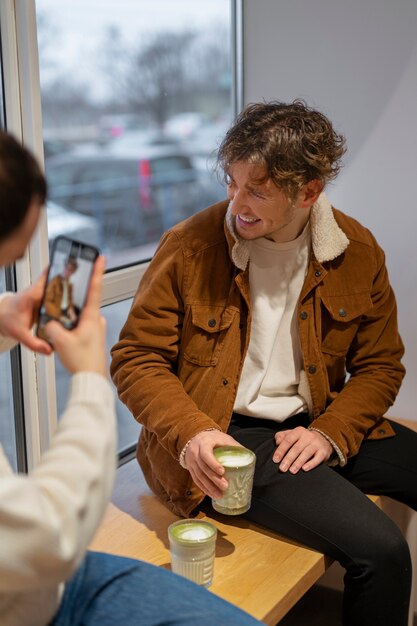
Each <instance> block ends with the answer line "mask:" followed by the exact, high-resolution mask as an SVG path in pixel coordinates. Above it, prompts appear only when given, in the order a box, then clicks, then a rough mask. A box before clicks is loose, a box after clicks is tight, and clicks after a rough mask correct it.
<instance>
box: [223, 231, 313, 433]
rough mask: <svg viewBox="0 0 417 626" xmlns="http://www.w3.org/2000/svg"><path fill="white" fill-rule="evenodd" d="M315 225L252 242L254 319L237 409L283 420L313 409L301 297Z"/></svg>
mask: <svg viewBox="0 0 417 626" xmlns="http://www.w3.org/2000/svg"><path fill="white" fill-rule="evenodd" d="M310 240H311V234H310V227H309V225H307V226H306V228H305V229H304V230H303V232H302V233H301V234H300V235H299V237H297V239H294V240H293V241H287V242H285V243H276V242H275V241H270V240H269V239H265V238H261V239H256V240H255V241H252V242H251V246H250V265H249V283H250V295H251V302H252V322H251V335H250V340H249V347H248V351H247V354H246V357H245V361H244V364H243V369H242V375H241V378H240V381H239V387H238V392H237V396H236V400H235V405H234V411H236V413H241V414H242V415H250V416H251V417H262V418H265V419H270V420H275V421H278V422H281V421H283V420H284V419H285V418H287V417H289V416H290V415H295V414H296V413H299V412H300V411H304V410H306V409H307V404H306V401H305V399H304V398H303V396H302V395H301V394H300V390H299V384H300V372H301V370H302V367H303V363H302V355H301V347H300V339H299V336H298V329H297V316H296V308H297V301H298V298H299V296H300V292H301V289H302V286H303V283H304V279H305V275H306V270H307V265H308V257H309V249H310Z"/></svg>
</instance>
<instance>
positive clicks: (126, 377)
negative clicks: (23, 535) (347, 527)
mask: <svg viewBox="0 0 417 626" xmlns="http://www.w3.org/2000/svg"><path fill="white" fill-rule="evenodd" d="M226 211H227V202H221V203H218V204H216V205H214V206H212V207H209V208H208V209H205V210H204V211H201V212H200V213H197V214H196V215H194V216H193V217H191V218H189V219H188V220H186V221H185V222H182V223H181V224H179V225H177V226H175V227H174V228H172V229H171V230H170V231H169V232H167V233H166V234H165V235H164V237H163V238H162V240H161V243H160V246H159V249H158V251H157V253H156V254H155V257H154V259H153V260H152V262H151V264H150V266H149V268H148V269H147V271H146V273H145V275H144V277H143V279H142V281H141V284H140V286H139V289H138V291H137V294H136V296H135V299H134V303H133V305H132V308H131V311H130V313H129V316H128V319H127V321H126V323H125V325H124V327H123V329H122V331H121V334H120V339H119V341H118V343H117V344H116V345H115V346H114V347H113V349H112V357H113V359H112V364H111V373H112V377H113V380H114V382H115V384H116V386H117V388H118V392H119V396H120V398H121V400H122V401H123V402H124V403H125V404H126V405H127V407H128V408H129V409H130V411H131V412H132V414H133V416H134V417H135V419H136V420H137V421H138V422H140V423H141V424H142V425H143V428H142V430H141V435H140V439H139V443H138V448H137V457H138V460H139V463H140V465H141V467H142V469H143V472H144V475H145V478H146V480H147V482H148V484H149V486H150V487H151V489H153V491H154V492H155V493H156V494H157V495H158V496H159V497H160V498H161V499H162V500H163V501H164V502H165V503H166V505H167V506H169V507H170V508H171V509H172V510H173V511H174V512H175V513H176V514H178V515H184V516H187V515H189V514H190V513H191V511H192V510H193V509H194V508H195V507H197V506H198V504H199V503H200V502H201V501H202V499H203V498H204V494H203V493H202V492H201V491H200V490H199V489H198V488H197V486H196V485H195V484H194V483H193V482H192V480H191V477H190V474H189V472H188V471H187V470H185V469H183V468H182V467H181V466H180V464H179V462H178V458H179V455H180V452H181V450H182V448H183V447H184V445H185V444H186V443H187V441H188V440H189V439H191V438H192V437H193V436H194V435H196V434H197V433H199V432H201V431H202V430H205V429H208V428H213V427H217V428H220V429H222V430H223V431H225V432H226V431H227V428H228V425H229V422H230V418H231V414H232V411H233V405H234V401H235V397H236V391H237V387H238V383H239V378H240V374H241V370H242V365H243V361H244V358H245V354H246V350H247V347H248V343H249V336H250V328H251V303H250V296H249V280H248V276H249V272H248V265H249V245H248V243H247V242H245V241H242V240H238V238H237V237H236V236H235V234H234V232H233V226H232V224H231V222H230V219H229V217H228V214H227V213H226ZM310 223H311V231H312V253H311V258H310V261H309V267H308V272H307V275H306V279H305V282H304V285H303V288H302V292H301V294H300V298H299V301H298V310H297V315H298V329H299V337H300V342H301V349H302V353H303V361H304V369H303V371H302V372H301V379H300V386H299V393H300V394H301V395H302V396H303V397H304V398H305V399H306V401H307V404H308V406H309V412H310V416H311V421H312V423H311V427H312V428H314V429H317V430H318V431H319V432H321V433H322V434H323V435H324V436H325V437H326V438H328V439H329V440H330V441H331V443H332V445H333V447H334V450H335V453H336V455H337V457H338V461H339V463H340V464H341V465H344V464H345V463H346V460H347V459H348V458H349V457H352V456H354V455H355V454H356V453H357V452H358V449H359V447H360V445H361V443H362V441H363V439H364V438H384V437H390V436H394V432H393V430H392V428H391V427H390V425H389V423H388V422H387V421H385V420H384V419H383V418H382V417H381V416H383V415H384V413H385V412H386V411H387V409H388V408H389V407H390V405H391V404H392V403H393V401H394V399H395V397H396V395H397V392H398V390H399V387H400V384H401V381H402V378H403V376H404V368H403V366H402V365H401V363H400V359H401V357H402V355H403V344H402V342H401V339H400V337H399V334H398V329H397V315H396V303H395V298H394V294H393V292H392V289H391V287H390V284H389V280H388V275H387V270H386V267H385V261H384V254H383V252H382V250H381V248H380V247H379V246H378V244H377V242H376V241H375V239H374V237H373V236H372V234H371V233H370V232H369V231H368V230H367V229H366V228H364V227H363V226H361V225H360V224H359V223H358V222H357V221H356V220H354V219H353V218H351V217H348V216H346V215H344V214H343V213H341V212H339V211H337V210H336V209H333V208H332V207H331V206H330V204H329V202H328V200H327V198H326V196H325V195H324V194H322V195H321V196H320V197H319V199H318V201H317V202H316V204H315V205H314V206H313V207H312V210H311V218H310ZM347 373H348V375H349V376H347Z"/></svg>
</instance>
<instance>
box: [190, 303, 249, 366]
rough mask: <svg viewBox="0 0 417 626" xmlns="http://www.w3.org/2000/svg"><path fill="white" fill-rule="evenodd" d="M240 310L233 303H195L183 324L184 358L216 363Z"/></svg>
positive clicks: (201, 363)
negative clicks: (229, 304)
mask: <svg viewBox="0 0 417 626" xmlns="http://www.w3.org/2000/svg"><path fill="white" fill-rule="evenodd" d="M237 313H238V311H237V310H236V309H235V308H232V307H226V308H224V307H222V306H212V305H210V306H209V305H205V304H192V305H191V306H190V310H189V311H188V314H187V315H186V317H185V319H184V324H183V331H182V340H181V352H182V355H183V358H184V359H185V360H186V361H189V362H191V363H195V364H196V365H202V366H206V367H208V366H211V365H216V363H217V361H218V358H219V354H220V352H221V350H222V347H223V344H224V341H225V338H226V334H227V332H228V331H229V329H230V327H231V325H232V322H233V320H234V318H235V317H236V314H237Z"/></svg>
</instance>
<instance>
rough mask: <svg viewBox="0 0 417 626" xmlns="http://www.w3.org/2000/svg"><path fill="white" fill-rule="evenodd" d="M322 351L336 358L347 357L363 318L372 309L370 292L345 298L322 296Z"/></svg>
mask: <svg viewBox="0 0 417 626" xmlns="http://www.w3.org/2000/svg"><path fill="white" fill-rule="evenodd" d="M321 303H322V316H321V349H322V352H325V353H327V354H332V355H335V356H342V355H346V353H347V352H348V350H349V347H350V345H351V343H352V341H353V339H354V337H355V335H356V332H357V330H358V328H359V324H360V321H361V316H362V315H364V314H365V313H367V312H368V311H369V310H370V309H371V308H372V306H373V305H372V299H371V296H370V294H369V292H364V293H359V294H351V295H344V296H328V295H324V294H323V295H322V297H321Z"/></svg>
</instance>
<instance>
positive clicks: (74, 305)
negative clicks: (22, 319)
mask: <svg viewBox="0 0 417 626" xmlns="http://www.w3.org/2000/svg"><path fill="white" fill-rule="evenodd" d="M98 255H99V251H98V250H97V248H95V247H94V246H91V245H89V244H85V243H82V242H81V241H75V240H73V239H68V238H67V237H57V238H56V239H55V242H54V246H53V249H52V253H51V262H50V265H49V271H48V276H47V280H46V284H45V290H44V294H43V298H42V302H41V306H40V309H39V318H38V326H37V333H36V334H37V335H38V337H41V338H42V339H47V337H46V335H45V331H44V327H45V324H47V322H49V321H50V320H57V321H58V322H60V323H61V324H62V325H63V326H64V328H67V329H68V330H72V329H73V328H75V327H76V326H77V324H78V321H79V318H80V315H81V312H82V310H83V308H84V305H85V301H86V298H87V293H88V287H89V284H90V280H91V274H92V271H93V267H94V263H95V260H96V259H97V257H98Z"/></svg>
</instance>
